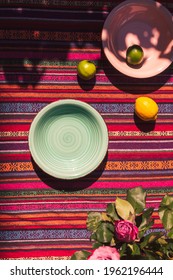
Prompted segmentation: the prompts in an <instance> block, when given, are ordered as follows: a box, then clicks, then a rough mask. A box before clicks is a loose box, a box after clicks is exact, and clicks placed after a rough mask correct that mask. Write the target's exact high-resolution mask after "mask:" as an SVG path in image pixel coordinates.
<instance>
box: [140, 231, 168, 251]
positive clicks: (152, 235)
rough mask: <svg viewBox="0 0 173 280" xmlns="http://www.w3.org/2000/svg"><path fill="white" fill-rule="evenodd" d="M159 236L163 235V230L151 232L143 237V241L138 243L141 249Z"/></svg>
mask: <svg viewBox="0 0 173 280" xmlns="http://www.w3.org/2000/svg"><path fill="white" fill-rule="evenodd" d="M161 236H163V232H152V233H150V234H148V235H146V236H145V237H144V239H143V241H142V242H141V243H140V247H141V249H143V248H144V247H148V246H150V245H151V243H154V242H156V241H157V240H158V239H159V238H160V237H161ZM147 245H148V246H147Z"/></svg>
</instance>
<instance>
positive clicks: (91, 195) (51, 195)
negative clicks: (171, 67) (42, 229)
mask: <svg viewBox="0 0 173 280" xmlns="http://www.w3.org/2000/svg"><path fill="white" fill-rule="evenodd" d="M150 179H151V178H150ZM166 194H167V192H163V193H147V197H155V196H156V197H158V196H161V197H162V196H164V195H166ZM169 195H173V192H171V191H170V192H169ZM66 196H67V194H63V193H61V194H59V193H58V194H56V193H54V194H44V193H43V194H40V195H39V194H36V195H34V197H35V198H39V197H48V198H52V197H53V198H54V197H58V198H59V197H66ZM73 196H74V197H76V194H72V193H71V194H70V197H73ZM105 196H106V197H111V198H112V196H113V194H109V193H107V194H99V193H97V197H105ZM116 196H121V197H125V196H126V192H124V193H121V194H117V195H116V194H115V197H116ZM30 197H33V194H31V195H22V196H20V199H25V198H30ZM77 197H82V198H85V197H93V194H89V193H88V194H87V193H86V194H83V193H82V194H79V193H78V194H77ZM9 198H19V197H18V196H12V195H9V196H2V195H1V199H9ZM69 213H70V212H68V214H69ZM60 214H61V213H60ZM72 214H73V213H72ZM78 214H79V213H77V214H76V215H78ZM1 215H3V214H1ZM17 215H18V214H17ZM22 215H25V214H22ZM74 215H75V213H74ZM81 215H82V213H81ZM83 215H85V213H83Z"/></svg>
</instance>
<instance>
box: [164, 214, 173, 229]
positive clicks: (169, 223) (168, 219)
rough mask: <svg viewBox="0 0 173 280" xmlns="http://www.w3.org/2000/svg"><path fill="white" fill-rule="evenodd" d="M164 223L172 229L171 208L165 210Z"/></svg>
mask: <svg viewBox="0 0 173 280" xmlns="http://www.w3.org/2000/svg"><path fill="white" fill-rule="evenodd" d="M162 223H163V226H164V228H165V229H166V230H170V229H171V228H172V227H173V211H170V210H165V211H164V215H163V218H162Z"/></svg>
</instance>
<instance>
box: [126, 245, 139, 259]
mask: <svg viewBox="0 0 173 280" xmlns="http://www.w3.org/2000/svg"><path fill="white" fill-rule="evenodd" d="M128 247H129V248H130V249H131V254H132V256H135V255H140V253H141V251H140V247H139V246H138V245H137V244H136V243H133V244H128Z"/></svg>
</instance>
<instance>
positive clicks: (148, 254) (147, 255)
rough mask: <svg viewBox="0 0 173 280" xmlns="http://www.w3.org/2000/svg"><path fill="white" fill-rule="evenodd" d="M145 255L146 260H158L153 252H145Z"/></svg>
mask: <svg viewBox="0 0 173 280" xmlns="http://www.w3.org/2000/svg"><path fill="white" fill-rule="evenodd" d="M145 254H146V257H147V259H148V260H160V257H159V256H158V254H156V253H155V252H153V251H149V250H145Z"/></svg>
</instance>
